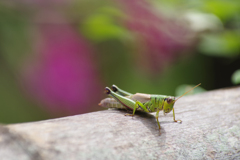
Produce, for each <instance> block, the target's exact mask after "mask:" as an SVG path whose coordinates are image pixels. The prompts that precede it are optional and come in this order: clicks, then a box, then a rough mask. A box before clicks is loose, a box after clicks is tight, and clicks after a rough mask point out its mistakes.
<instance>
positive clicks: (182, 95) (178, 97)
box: [175, 83, 201, 102]
mask: <svg viewBox="0 0 240 160" xmlns="http://www.w3.org/2000/svg"><path fill="white" fill-rule="evenodd" d="M200 85H201V83H199V84H198V85H196V86H195V87H193V88H192V89H190V90H189V91H187V92H185V93H184V94H183V95H181V96H180V97H178V98H177V99H176V100H175V102H176V101H177V100H179V98H182V97H183V96H184V95H185V94H187V93H188V92H190V91H191V90H193V89H194V88H196V87H198V86H200Z"/></svg>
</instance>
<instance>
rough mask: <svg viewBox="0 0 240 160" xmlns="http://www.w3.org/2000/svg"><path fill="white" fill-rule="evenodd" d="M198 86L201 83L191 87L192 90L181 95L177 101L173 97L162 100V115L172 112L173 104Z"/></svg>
mask: <svg viewBox="0 0 240 160" xmlns="http://www.w3.org/2000/svg"><path fill="white" fill-rule="evenodd" d="M199 85H201V83H199V84H198V85H196V86H195V87H193V88H192V89H190V90H189V91H187V92H185V93H184V94H183V95H181V96H180V97H178V98H177V99H176V98H175V97H166V98H164V104H163V112H164V113H169V112H171V111H172V109H173V105H174V103H175V102H176V101H177V100H179V99H180V98H181V97H183V96H184V95H185V94H187V93H188V92H190V91H191V90H193V89H194V88H196V87H198V86H199Z"/></svg>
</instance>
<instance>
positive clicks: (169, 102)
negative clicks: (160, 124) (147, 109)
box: [163, 97, 176, 113]
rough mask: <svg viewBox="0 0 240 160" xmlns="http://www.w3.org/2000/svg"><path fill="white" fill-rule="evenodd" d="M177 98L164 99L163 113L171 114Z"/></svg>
mask: <svg viewBox="0 0 240 160" xmlns="http://www.w3.org/2000/svg"><path fill="white" fill-rule="evenodd" d="M175 101H176V100H175V97H167V98H164V102H163V103H164V104H163V112H164V113H169V112H171V111H172V109H173V105H174V103H175Z"/></svg>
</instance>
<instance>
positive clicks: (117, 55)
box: [0, 0, 240, 123]
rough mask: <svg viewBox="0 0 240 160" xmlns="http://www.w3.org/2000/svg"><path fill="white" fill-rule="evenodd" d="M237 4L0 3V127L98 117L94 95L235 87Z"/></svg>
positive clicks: (210, 0)
mask: <svg viewBox="0 0 240 160" xmlns="http://www.w3.org/2000/svg"><path fill="white" fill-rule="evenodd" d="M239 69H240V1H239V0H195V1H192V0H185V1H178V0H151V1H149V0H2V1H0V110H1V111H0V123H19V122H27V121H37V120H43V119H49V118H56V117H62V116H68V115H76V114H81V113H87V112H92V111H98V110H103V108H101V107H99V106H98V105H97V104H98V103H99V102H100V100H101V99H103V98H105V97H106V95H105V94H104V88H105V87H106V86H111V85H112V84H116V85H118V86H119V87H120V88H122V89H124V90H127V91H128V92H131V93H136V92H141V93H152V94H165V95H173V96H179V95H181V94H182V93H184V92H185V91H186V90H188V89H189V88H190V87H191V86H194V85H197V84H198V83H200V82H201V83H202V85H201V87H198V88H196V89H195V90H194V92H203V91H208V90H213V89H218V88H224V87H231V86H234V85H237V84H239V83H240V70H239Z"/></svg>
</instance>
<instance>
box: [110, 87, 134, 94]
mask: <svg viewBox="0 0 240 160" xmlns="http://www.w3.org/2000/svg"><path fill="white" fill-rule="evenodd" d="M112 90H113V92H116V93H117V94H120V95H122V96H131V95H132V94H131V93H128V92H126V91H124V90H122V89H120V88H118V87H117V86H116V85H112Z"/></svg>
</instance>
